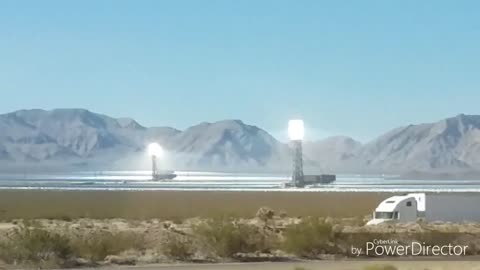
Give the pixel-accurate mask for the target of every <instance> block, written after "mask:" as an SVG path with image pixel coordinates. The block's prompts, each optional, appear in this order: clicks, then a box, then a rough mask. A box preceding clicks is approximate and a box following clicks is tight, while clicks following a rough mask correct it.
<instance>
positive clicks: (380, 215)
mask: <svg viewBox="0 0 480 270" xmlns="http://www.w3.org/2000/svg"><path fill="white" fill-rule="evenodd" d="M375 219H393V212H375Z"/></svg>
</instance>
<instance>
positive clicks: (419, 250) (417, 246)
mask: <svg viewBox="0 0 480 270" xmlns="http://www.w3.org/2000/svg"><path fill="white" fill-rule="evenodd" d="M467 249H468V246H460V245H452V244H448V245H427V244H426V243H425V242H411V243H410V244H400V243H399V242H398V241H397V240H393V239H391V240H379V239H375V240H373V241H369V242H366V243H365V247H364V248H358V247H352V248H351V250H350V254H351V255H353V256H357V257H358V256H361V255H365V256H378V257H382V256H465V254H466V252H467Z"/></svg>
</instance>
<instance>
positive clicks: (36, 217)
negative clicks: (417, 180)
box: [0, 191, 480, 270]
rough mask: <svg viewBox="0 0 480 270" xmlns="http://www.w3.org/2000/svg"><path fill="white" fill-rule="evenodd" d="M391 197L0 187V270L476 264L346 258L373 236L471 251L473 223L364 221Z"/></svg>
mask: <svg viewBox="0 0 480 270" xmlns="http://www.w3.org/2000/svg"><path fill="white" fill-rule="evenodd" d="M391 195H392V194H390V193H320V192H319V193H313V192H312V193H309V192H306V193H300V192H205V191H202V192H196V191H183V192H179V191H168V192H167V191H160V192H159V191H155V192H123V191H121V192H117V191H102V192H92V191H67V192H65V191H62V192H59V191H1V192H0V269H1V268H6V269H9V268H92V267H104V268H115V269H116V268H118V267H122V269H123V267H127V266H135V267H140V268H135V269H146V270H153V269H185V270H187V269H214V270H215V269H218V270H230V269H232V270H234V269H267V270H268V269H291V270H295V269H306V270H309V269H312V270H313V269H334V270H335V269H338V270H341V269H349V270H355V269H359V270H382V269H384V270H395V269H398V270H401V269H412V270H413V269H422V270H424V269H459V268H463V269H480V267H477V263H476V262H463V261H456V262H450V261H448V260H449V259H451V258H445V259H446V261H441V262H433V263H430V262H424V261H420V260H418V258H395V259H400V260H401V261H394V262H385V261H384V260H385V259H389V258H371V257H367V256H363V255H362V256H363V257H353V256H351V254H349V250H350V247H351V246H352V245H355V246H359V245H360V246H361V245H364V244H365V241H367V240H371V238H372V237H384V238H386V239H389V238H392V237H396V238H397V239H400V240H402V241H410V240H412V239H413V240H421V241H427V242H429V243H431V244H438V243H444V242H445V241H447V242H448V241H453V240H455V241H457V240H459V239H460V240H459V241H461V243H463V244H467V245H469V247H470V250H469V253H468V255H469V257H466V258H464V259H475V260H476V258H477V256H478V254H480V241H479V240H478V239H480V238H479V237H477V236H478V235H480V224H475V223H473V224H443V223H436V224H418V223H411V224H397V225H392V224H384V225H381V226H374V227H372V226H365V223H366V221H367V220H368V219H369V218H370V215H371V212H372V211H373V209H374V208H375V206H376V205H377V204H378V203H379V202H380V201H381V200H383V199H384V198H386V197H389V196H391ZM439 233H440V235H439ZM378 234H380V236H379V235H378ZM459 236H460V237H459ZM464 236H465V237H464ZM452 237H453V238H452ZM437 242H438V243H437ZM359 258H360V260H359ZM372 259H373V260H374V261H372ZM378 259H380V260H381V261H377V260H378ZM409 259H412V260H414V261H413V262H410V261H408V260H409ZM423 259H431V258H430V257H425V258H423ZM456 259H458V258H456ZM478 265H480V264H478ZM475 267H477V268H475Z"/></svg>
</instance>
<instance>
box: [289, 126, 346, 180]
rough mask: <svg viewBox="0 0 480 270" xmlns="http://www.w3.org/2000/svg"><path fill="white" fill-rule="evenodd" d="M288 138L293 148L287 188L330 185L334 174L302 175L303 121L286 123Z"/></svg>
mask: <svg viewBox="0 0 480 270" xmlns="http://www.w3.org/2000/svg"><path fill="white" fill-rule="evenodd" d="M288 136H289V137H290V141H291V144H292V148H293V172H292V182H291V183H288V184H287V186H294V187H298V188H303V187H305V186H306V185H315V184H330V183H332V182H334V181H336V179H337V176H336V175H334V174H320V175H304V173H303V149H302V142H303V138H304V136H305V127H304V124H303V120H290V121H289V122H288Z"/></svg>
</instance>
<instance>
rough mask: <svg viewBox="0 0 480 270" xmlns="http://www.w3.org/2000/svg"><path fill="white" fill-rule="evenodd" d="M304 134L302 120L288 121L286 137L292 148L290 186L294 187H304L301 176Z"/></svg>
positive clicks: (302, 175) (303, 180)
mask: <svg viewBox="0 0 480 270" xmlns="http://www.w3.org/2000/svg"><path fill="white" fill-rule="evenodd" d="M304 134H305V128H304V124H303V120H290V122H289V123H288V136H289V137H290V141H291V144H292V147H293V173H292V185H293V186H295V187H304V186H305V179H304V178H305V177H304V174H303V150H302V141H303V137H304Z"/></svg>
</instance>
